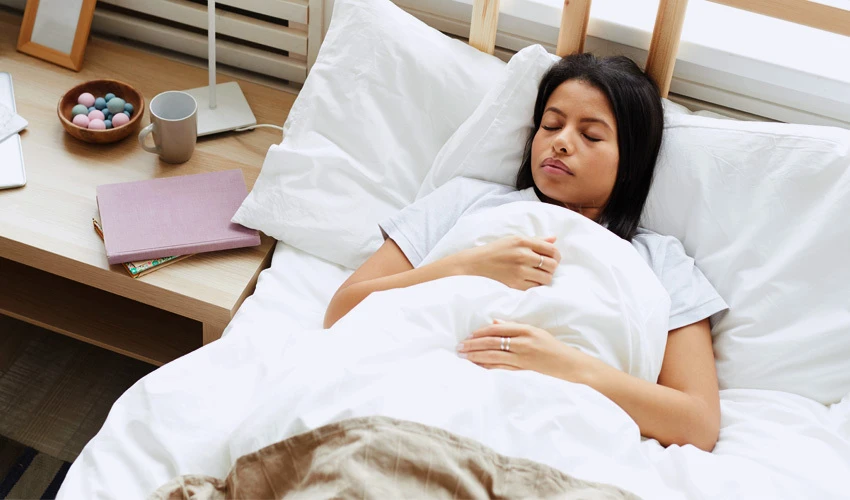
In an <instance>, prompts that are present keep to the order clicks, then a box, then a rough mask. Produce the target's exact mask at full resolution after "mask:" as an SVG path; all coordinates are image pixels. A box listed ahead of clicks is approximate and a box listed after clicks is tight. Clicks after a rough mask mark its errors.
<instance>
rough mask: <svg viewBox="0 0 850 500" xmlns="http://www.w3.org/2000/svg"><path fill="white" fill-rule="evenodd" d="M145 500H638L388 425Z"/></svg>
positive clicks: (312, 443) (371, 422)
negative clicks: (234, 499)
mask: <svg viewBox="0 0 850 500" xmlns="http://www.w3.org/2000/svg"><path fill="white" fill-rule="evenodd" d="M149 498H150V499H155V500H166V499H167V500H175V499H190V498H191V499H222V498H239V499H248V498H252V499H255V498H257V499H258V498H287V499H314V498H315V499H323V498H363V499H366V498H375V499H388V498H393V499H395V498H440V499H443V498H445V499H449V498H452V499H456V498H464V499H465V498H558V499H579V498H581V499H635V498H637V497H636V496H635V495H633V494H631V493H628V492H626V491H623V490H620V489H618V488H615V487H613V486H609V485H605V484H599V483H591V482H588V481H582V480H579V479H575V478H572V477H569V476H567V475H566V474H564V473H562V472H559V471H558V470H555V469H553V468H551V467H548V466H545V465H542V464H539V463H536V462H533V461H531V460H526V459H522V458H511V457H506V456H503V455H499V454H498V453H496V452H494V451H493V450H491V449H490V448H487V447H485V446H484V445H482V444H480V443H478V442H477V441H474V440H471V439H467V438H463V437H459V436H455V435H454V434H451V433H448V432H446V431H443V430H442V429H437V428H434V427H428V426H425V425H422V424H418V423H414V422H408V421H401V420H395V419H391V418H386V417H368V418H354V419H350V420H345V421H342V422H339V423H335V424H330V425H326V426H324V427H320V428H318V429H316V430H314V431H311V432H306V433H304V434H301V435H298V436H294V437H291V438H289V439H286V440H283V441H279V442H277V443H275V444H272V445H270V446H266V447H265V448H263V449H261V450H259V451H256V452H254V453H250V454H248V455H245V456H242V457H240V458H239V459H238V460H237V461H236V464H235V465H234V466H233V468H232V469H231V471H230V474H228V475H227V477H226V478H225V479H219V478H214V477H210V476H203V475H194V474H190V475H185V476H180V477H177V478H175V479H172V480H171V481H169V482H168V483H167V484H165V485H163V486H162V487H160V488H159V489H158V490H157V491H156V492H154V493H153V494H152V495H151V496H150V497H149Z"/></svg>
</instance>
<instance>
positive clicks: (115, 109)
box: [106, 97, 125, 114]
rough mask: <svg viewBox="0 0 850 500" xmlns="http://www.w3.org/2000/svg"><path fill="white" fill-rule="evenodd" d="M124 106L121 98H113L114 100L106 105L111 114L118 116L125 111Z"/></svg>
mask: <svg viewBox="0 0 850 500" xmlns="http://www.w3.org/2000/svg"><path fill="white" fill-rule="evenodd" d="M124 104H125V102H124V99H121V98H120V97H113V98H112V100H110V101H109V102H108V103H106V107H107V109H109V112H110V113H112V114H118V113H120V112H122V111H124Z"/></svg>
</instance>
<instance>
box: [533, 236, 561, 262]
mask: <svg viewBox="0 0 850 500" xmlns="http://www.w3.org/2000/svg"><path fill="white" fill-rule="evenodd" d="M528 247H529V248H531V249H532V250H534V252H535V253H539V254H540V255H543V256H544V257H552V258H554V257H555V252H557V251H558V249H557V248H555V245H554V244H553V242H549V241H547V240H541V239H538V238H532V239H530V240H528Z"/></svg>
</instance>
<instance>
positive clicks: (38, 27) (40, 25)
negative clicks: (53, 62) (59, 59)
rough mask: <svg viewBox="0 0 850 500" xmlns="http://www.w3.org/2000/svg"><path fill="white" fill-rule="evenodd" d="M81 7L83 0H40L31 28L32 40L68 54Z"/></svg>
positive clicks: (72, 44) (75, 31) (75, 32)
mask: <svg viewBox="0 0 850 500" xmlns="http://www.w3.org/2000/svg"><path fill="white" fill-rule="evenodd" d="M82 8H83V0H41V1H40V2H39V3H38V12H36V15H35V23H34V24H33V28H32V41H33V42H35V43H37V44H39V45H44V46H45V47H49V48H51V49H54V50H58V51H59V52H62V53H63V54H70V53H71V49H72V48H73V46H74V36H75V35H76V34H77V22H78V21H79V19H80V12H81V11H82Z"/></svg>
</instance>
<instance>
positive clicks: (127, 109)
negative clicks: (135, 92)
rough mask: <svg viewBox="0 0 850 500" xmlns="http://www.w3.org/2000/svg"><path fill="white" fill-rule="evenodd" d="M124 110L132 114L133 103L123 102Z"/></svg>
mask: <svg viewBox="0 0 850 500" xmlns="http://www.w3.org/2000/svg"><path fill="white" fill-rule="evenodd" d="M124 111H129V112H130V114H131V115H132V114H133V105H132V104H130V103H129V102H125V103H124Z"/></svg>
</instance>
